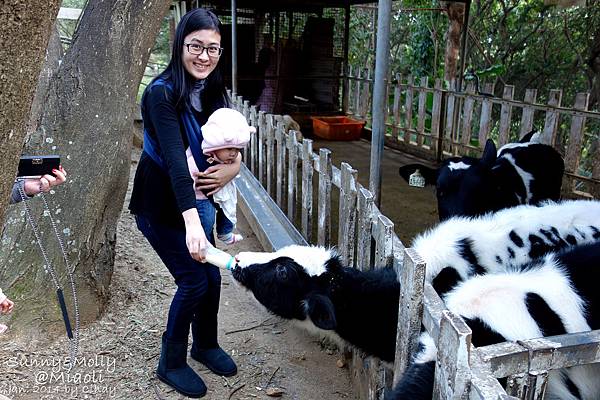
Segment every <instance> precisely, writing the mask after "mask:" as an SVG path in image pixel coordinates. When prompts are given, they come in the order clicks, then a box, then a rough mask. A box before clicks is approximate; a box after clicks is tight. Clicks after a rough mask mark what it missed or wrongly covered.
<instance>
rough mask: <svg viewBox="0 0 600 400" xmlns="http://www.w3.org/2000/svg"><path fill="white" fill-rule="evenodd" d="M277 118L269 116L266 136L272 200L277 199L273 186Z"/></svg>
mask: <svg viewBox="0 0 600 400" xmlns="http://www.w3.org/2000/svg"><path fill="white" fill-rule="evenodd" d="M274 117H275V116H274V115H272V114H267V135H266V143H265V145H266V147H267V158H266V160H265V161H266V164H267V172H266V174H267V187H266V189H267V193H269V196H271V198H273V197H275V187H274V186H273V174H274V172H275V171H274V170H275V156H274V151H275V129H276V125H275V118H274Z"/></svg>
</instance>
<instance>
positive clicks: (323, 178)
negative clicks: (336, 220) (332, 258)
mask: <svg viewBox="0 0 600 400" xmlns="http://www.w3.org/2000/svg"><path fill="white" fill-rule="evenodd" d="M331 174H332V167H331V151H329V150H328V149H319V211H318V213H319V216H318V221H319V222H318V223H319V229H318V232H317V244H318V245H319V246H329V245H330V244H331Z"/></svg>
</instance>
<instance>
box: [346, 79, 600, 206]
mask: <svg viewBox="0 0 600 400" xmlns="http://www.w3.org/2000/svg"><path fill="white" fill-rule="evenodd" d="M371 75H372V74H371V71H370V70H369V69H356V68H355V69H350V71H349V75H348V76H347V80H348V85H349V88H350V89H349V90H348V99H347V102H345V103H344V104H348V105H349V106H348V109H347V110H343V111H344V112H345V113H346V114H348V115H350V116H353V117H356V118H359V119H366V120H367V126H368V125H369V120H370V101H371V95H372V94H371V87H372V85H373V82H372V79H371V78H370V77H371ZM393 78H394V79H393V80H391V83H389V85H388V93H390V102H389V104H388V108H387V118H386V127H387V131H386V137H385V143H386V145H387V146H389V147H393V148H396V149H399V150H401V151H403V152H406V153H409V154H413V155H416V156H418V157H421V158H426V159H429V160H435V161H441V160H442V159H443V158H445V157H450V156H457V155H458V156H460V155H478V154H480V153H481V151H482V150H483V148H484V146H485V141H486V140H487V139H488V138H492V139H494V141H495V142H496V144H497V145H498V147H500V146H502V145H504V144H506V143H508V142H511V141H516V140H518V139H519V138H521V137H522V136H523V135H525V134H526V133H528V132H530V131H531V130H532V129H537V130H538V131H539V132H540V133H541V139H542V141H543V143H547V144H551V145H552V146H554V147H555V148H556V149H557V150H558V151H559V152H560V153H561V154H562V155H563V156H564V158H565V178H564V184H563V196H566V197H586V198H589V197H598V195H599V194H600V142H599V135H600V113H599V112H595V111H591V110H588V105H589V93H578V94H577V95H576V97H575V100H574V104H573V106H572V107H565V106H564V105H563V104H562V91H561V90H550V91H549V93H548V95H547V100H546V103H545V104H540V103H538V102H537V98H538V93H537V90H535V89H527V90H525V95H524V99H523V100H517V99H515V98H514V94H515V88H514V86H511V85H506V86H504V87H503V88H502V96H501V97H496V96H494V94H493V93H494V86H493V85H492V84H487V83H484V84H481V85H479V86H476V85H475V84H474V83H469V84H467V86H466V88H465V90H464V92H463V91H458V90H456V88H455V85H454V83H453V82H452V83H450V85H449V87H448V88H444V87H443V85H442V81H441V80H439V79H438V80H436V81H435V82H434V85H433V87H431V85H430V82H429V81H428V79H427V78H426V77H425V78H421V79H419V81H418V82H416V79H415V78H414V77H412V76H408V77H403V76H402V75H399V74H396V75H395V76H394V77H393Z"/></svg>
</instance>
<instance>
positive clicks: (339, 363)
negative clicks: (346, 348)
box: [335, 358, 346, 368]
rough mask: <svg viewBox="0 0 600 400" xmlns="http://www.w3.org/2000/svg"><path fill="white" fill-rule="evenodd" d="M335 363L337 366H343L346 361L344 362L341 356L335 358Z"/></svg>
mask: <svg viewBox="0 0 600 400" xmlns="http://www.w3.org/2000/svg"><path fill="white" fill-rule="evenodd" d="M335 365H337V367H338V368H344V367H345V366H346V363H345V362H344V360H342V359H341V358H339V359H338V360H337V362H336V363H335Z"/></svg>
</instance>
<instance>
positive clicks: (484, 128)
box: [479, 83, 494, 149]
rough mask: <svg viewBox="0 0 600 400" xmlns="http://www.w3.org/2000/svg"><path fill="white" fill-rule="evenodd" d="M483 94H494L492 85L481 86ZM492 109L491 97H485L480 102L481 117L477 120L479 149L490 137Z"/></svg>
mask: <svg viewBox="0 0 600 400" xmlns="http://www.w3.org/2000/svg"><path fill="white" fill-rule="evenodd" d="M483 88H484V89H483V90H484V92H485V93H494V84H493V83H486V84H485V85H484V86H483ZM492 109H493V103H492V100H491V97H486V98H485V99H484V100H483V101H482V102H481V117H480V119H479V147H480V148H481V149H483V148H484V146H485V142H486V141H487V139H488V137H489V136H490V131H491V124H492Z"/></svg>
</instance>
